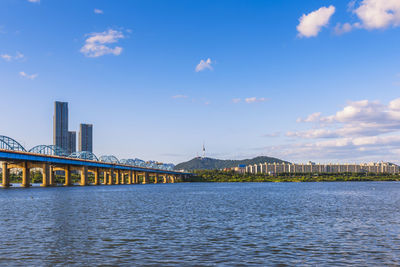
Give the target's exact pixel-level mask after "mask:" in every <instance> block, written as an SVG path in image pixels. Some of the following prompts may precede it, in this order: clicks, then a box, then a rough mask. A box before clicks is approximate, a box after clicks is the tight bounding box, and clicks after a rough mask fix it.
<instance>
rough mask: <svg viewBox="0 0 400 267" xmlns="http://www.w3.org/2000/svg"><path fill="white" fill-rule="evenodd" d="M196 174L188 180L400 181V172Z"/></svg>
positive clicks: (214, 172)
mask: <svg viewBox="0 0 400 267" xmlns="http://www.w3.org/2000/svg"><path fill="white" fill-rule="evenodd" d="M193 173H194V174H195V175H194V176H192V177H190V178H188V179H186V180H185V181H186V182H214V183H227V182H239V183H243V182H259V183H262V182H355V181H357V182H362V181H365V182H367V181H400V175H399V174H397V175H396V174H375V173H323V174H313V173H302V174H294V173H281V174H277V175H268V174H251V173H244V174H242V173H237V172H234V171H221V170H195V171H193Z"/></svg>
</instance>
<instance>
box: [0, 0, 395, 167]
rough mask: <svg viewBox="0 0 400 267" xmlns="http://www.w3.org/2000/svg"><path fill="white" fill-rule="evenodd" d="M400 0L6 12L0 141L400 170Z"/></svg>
mask: <svg viewBox="0 0 400 267" xmlns="http://www.w3.org/2000/svg"><path fill="white" fill-rule="evenodd" d="M399 41H400V0H358V1H349V0H346V1H342V0H340V1H339V0H331V1H328V0H313V1H296V0H285V1H258V0H218V1H215V0H202V1H186V0H181V1H180V0H171V1H164V0H140V1H139V0H138V1H125V0H113V1H106V0H104V1H94V0H93V1H89V0H87V1H81V0H58V1H53V0H2V1H0V93H1V105H0V114H1V116H0V125H1V126H0V134H1V135H7V136H11V137H13V138H15V139H17V140H18V141H20V142H21V143H22V144H23V145H24V146H26V147H27V148H30V147H32V146H34V145H36V144H51V143H52V116H53V102H54V101H55V100H59V101H67V102H69V109H70V130H78V125H79V123H81V122H87V123H93V124H94V152H95V153H96V154H97V155H98V156H100V155H103V154H114V155H115V156H117V157H119V158H135V157H138V158H142V159H145V160H148V159H154V160H161V161H164V162H173V163H178V162H181V161H185V160H188V159H191V158H193V157H194V156H196V155H197V154H200V153H201V147H202V144H203V142H205V145H206V150H207V155H208V156H211V157H217V158H226V159H228V158H231V159H239V158H248V157H254V156H258V155H268V156H274V157H279V158H282V159H285V160H289V161H294V162H306V161H308V160H312V161H316V162H321V163H324V162H365V161H367V162H369V161H380V160H384V161H391V162H395V163H400V46H399V45H398V44H399V43H400V42H399Z"/></svg>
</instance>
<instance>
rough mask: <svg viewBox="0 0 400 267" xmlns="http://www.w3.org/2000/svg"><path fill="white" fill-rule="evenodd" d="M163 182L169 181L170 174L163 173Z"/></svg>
mask: <svg viewBox="0 0 400 267" xmlns="http://www.w3.org/2000/svg"><path fill="white" fill-rule="evenodd" d="M163 183H164V184H166V183H168V175H166V174H164V175H163Z"/></svg>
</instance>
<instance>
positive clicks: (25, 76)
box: [19, 71, 38, 80]
mask: <svg viewBox="0 0 400 267" xmlns="http://www.w3.org/2000/svg"><path fill="white" fill-rule="evenodd" d="M19 75H20V76H21V77H23V78H26V79H29V80H34V79H36V78H37V77H38V74H30V75H29V74H27V73H25V72H24V71H21V72H20V73H19Z"/></svg>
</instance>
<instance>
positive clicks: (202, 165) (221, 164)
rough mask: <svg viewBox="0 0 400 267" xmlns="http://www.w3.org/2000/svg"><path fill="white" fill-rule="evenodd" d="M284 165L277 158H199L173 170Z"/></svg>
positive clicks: (282, 161)
mask: <svg viewBox="0 0 400 267" xmlns="http://www.w3.org/2000/svg"><path fill="white" fill-rule="evenodd" d="M266 162H267V163H274V162H276V163H284V162H286V163H287V161H284V160H280V159H277V158H271V157H265V156H261V157H256V158H253V159H243V160H222V159H213V158H201V157H197V158H194V159H192V160H189V161H187V162H182V163H179V164H178V165H176V166H175V168H174V169H175V170H187V171H192V170H215V169H224V168H232V167H237V166H238V165H242V164H243V165H250V164H259V163H266Z"/></svg>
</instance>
